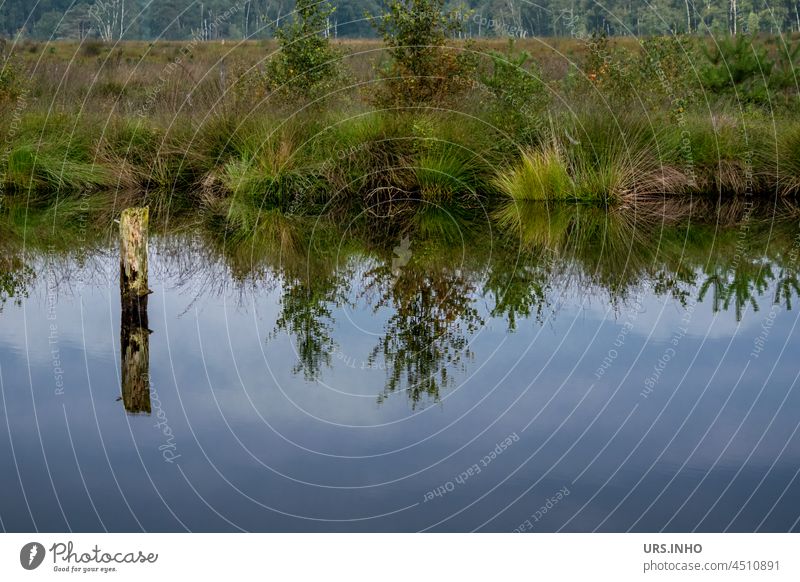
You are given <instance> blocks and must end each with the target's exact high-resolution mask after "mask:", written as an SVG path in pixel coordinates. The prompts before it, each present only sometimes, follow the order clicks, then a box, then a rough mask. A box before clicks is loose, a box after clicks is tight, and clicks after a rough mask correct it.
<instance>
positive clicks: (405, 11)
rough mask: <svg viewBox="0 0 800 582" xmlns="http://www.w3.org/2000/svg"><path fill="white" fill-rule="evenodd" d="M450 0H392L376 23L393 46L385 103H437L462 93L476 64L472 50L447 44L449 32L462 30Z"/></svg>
mask: <svg viewBox="0 0 800 582" xmlns="http://www.w3.org/2000/svg"><path fill="white" fill-rule="evenodd" d="M444 5H445V0H392V2H391V4H389V6H388V7H387V11H386V13H385V14H384V15H383V16H380V17H377V18H375V19H373V21H372V22H373V24H374V26H375V28H376V29H377V30H378V32H379V33H380V34H381V36H382V37H383V41H384V43H385V44H386V45H387V46H388V47H389V54H390V56H391V60H390V62H389V64H388V65H387V66H386V67H385V68H384V69H383V70H381V71H380V76H381V77H382V78H383V81H384V82H383V86H382V90H381V91H379V93H378V95H377V97H376V101H377V102H378V104H379V105H381V106H387V105H396V106H408V105H418V104H425V103H431V102H436V101H439V100H442V99H444V98H446V97H448V96H452V95H454V94H457V93H460V92H462V91H463V90H464V89H465V88H466V83H464V79H472V78H473V76H474V69H475V66H476V62H475V58H474V57H473V56H472V55H471V54H470V52H469V51H465V52H463V53H461V54H456V53H455V52H454V51H453V50H449V49H448V48H447V38H448V36H449V35H451V34H453V33H456V32H459V31H461V28H462V23H461V20H460V18H459V17H458V15H457V14H456V13H455V12H445V10H444Z"/></svg>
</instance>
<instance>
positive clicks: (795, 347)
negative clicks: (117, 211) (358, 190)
mask: <svg viewBox="0 0 800 582" xmlns="http://www.w3.org/2000/svg"><path fill="white" fill-rule="evenodd" d="M670 213H672V210H670ZM798 217H800V215H798V214H797V213H796V212H795V211H794V210H793V209H781V210H780V212H779V211H777V210H776V209H774V208H773V209H767V210H766V211H761V210H759V211H758V212H756V211H753V210H752V209H750V208H748V207H744V208H742V207H741V206H740V207H725V206H718V207H713V208H707V209H704V210H702V211H700V210H697V209H689V210H688V211H686V212H684V213H683V214H682V218H681V219H680V220H669V221H667V220H664V216H663V215H660V216H657V215H653V216H645V215H640V214H638V213H637V212H636V211H635V209H625V208H621V209H605V208H584V207H580V206H564V207H558V206H553V205H551V206H536V207H532V208H526V209H520V218H521V223H520V224H523V225H524V226H522V227H519V228H517V229H498V228H494V227H492V226H491V225H489V224H478V225H476V224H471V223H470V224H467V223H464V222H461V221H459V220H457V219H456V218H453V220H452V221H451V222H450V223H447V221H444V222H442V223H441V224H440V225H439V227H426V228H423V227H422V226H421V225H422V222H419V223H417V224H416V227H415V228H394V227H391V226H387V225H382V226H380V227H376V226H374V225H373V226H371V227H367V228H361V227H359V228H354V226H353V225H354V224H355V223H348V222H347V221H340V223H339V224H333V225H331V224H327V225H321V224H320V223H316V222H312V223H298V226H296V227H292V226H290V225H288V224H286V225H282V226H281V227H280V228H276V229H273V230H272V231H271V234H270V235H269V236H268V237H265V240H260V241H255V240H248V241H244V242H238V243H236V244H230V241H227V242H225V243H224V244H223V243H214V242H211V241H210V240H209V239H208V237H206V236H205V235H204V234H202V233H196V232H191V231H189V230H186V229H183V230H180V229H178V230H174V231H171V230H170V229H167V228H165V229H159V228H156V229H154V230H155V231H156V232H153V233H152V236H151V241H150V287H151V289H152V291H153V293H152V294H151V295H150V296H149V300H148V305H147V315H148V317H147V320H146V321H144V322H141V323H142V325H140V326H138V327H136V329H120V298H119V283H118V270H119V258H118V252H119V251H118V246H117V244H116V241H115V237H114V231H113V228H114V227H113V225H111V226H109V227H108V228H106V229H105V230H104V231H103V232H100V233H98V234H97V235H96V236H92V237H87V238H86V240H83V241H80V240H77V239H76V240H74V241H73V240H70V241H66V242H64V241H62V243H63V244H59V245H55V244H52V242H51V243H41V242H36V241H34V240H33V239H30V240H26V239H25V238H24V237H23V238H22V239H13V237H11V238H9V237H6V238H4V241H5V242H4V246H3V255H2V257H3V259H2V260H3V270H2V272H3V276H2V293H3V300H4V303H3V307H2V312H1V313H0V392H1V393H2V401H1V402H0V404H2V421H1V422H2V424H4V425H5V426H3V427H2V430H0V463H2V467H3V468H4V470H3V471H2V473H0V488H1V489H2V491H3V492H4V494H3V495H2V497H0V523H1V524H2V527H3V529H4V530H7V531H33V530H38V531H59V532H60V531H76V532H77V531H141V530H145V531H187V530H190V531H239V530H246V531H418V530H425V531H473V530H478V531H540V532H552V531H578V532H586V531H614V532H621V531H712V532H716V531H789V530H794V531H797V530H798V529H800V525H799V523H800V522H799V521H798V520H799V519H800V517H799V516H800V504H798V501H797V500H798V499H800V479H798V472H800V436H799V435H798V434H797V433H798V426H800V418H799V417H798V414H797V410H800V391H799V390H798V389H797V386H796V385H797V379H798V373H800V366H798V360H797V354H798V353H800V336H798V334H797V333H795V326H796V324H797V310H796V309H793V308H794V307H795V303H796V302H797V300H798V295H800V285H798V279H797V277H798V262H797V259H798V249H799V248H800V247H799V245H800V238H798V234H800V229H798ZM425 224H427V223H425ZM448 224H449V225H448ZM428 226H430V225H428ZM55 238H58V235H57V233H56V235H55Z"/></svg>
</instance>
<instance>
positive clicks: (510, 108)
mask: <svg viewBox="0 0 800 582" xmlns="http://www.w3.org/2000/svg"><path fill="white" fill-rule="evenodd" d="M489 57H490V59H491V67H490V70H489V71H488V72H484V73H483V74H482V75H481V83H482V84H483V86H484V87H486V88H487V89H488V90H489V92H490V93H491V95H492V96H493V97H494V102H493V106H494V112H493V113H494V116H493V121H494V122H495V123H496V124H498V125H499V126H500V127H502V128H503V129H504V130H506V131H507V132H509V133H512V134H517V135H520V134H522V135H525V134H528V133H530V132H532V131H534V130H535V128H537V127H538V126H539V125H541V122H542V118H543V116H544V113H545V111H546V109H547V106H548V104H549V102H550V94H549V91H548V87H547V84H546V83H545V82H544V80H543V79H542V72H541V71H540V70H539V67H538V66H537V65H536V63H535V62H533V61H532V57H531V55H530V53H528V52H526V51H521V52H519V53H517V54H515V53H514V41H513V39H509V41H508V49H507V51H506V52H505V53H500V52H497V51H491V52H490V53H489Z"/></svg>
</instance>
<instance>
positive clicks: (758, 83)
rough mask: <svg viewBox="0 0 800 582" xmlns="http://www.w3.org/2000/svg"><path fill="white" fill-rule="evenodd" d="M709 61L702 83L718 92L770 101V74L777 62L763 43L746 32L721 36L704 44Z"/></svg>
mask: <svg viewBox="0 0 800 582" xmlns="http://www.w3.org/2000/svg"><path fill="white" fill-rule="evenodd" d="M703 54H704V55H705V57H706V61H707V62H706V63H705V65H704V66H703V68H702V69H701V70H700V80H701V82H702V84H703V87H704V88H705V89H706V90H707V91H709V92H711V93H716V94H718V95H731V96H735V97H736V98H737V100H739V101H741V102H744V103H754V104H766V103H768V102H769V97H770V95H769V78H770V74H771V72H772V68H773V67H774V65H775V63H774V61H773V60H772V59H770V58H769V56H768V54H767V50H766V49H765V48H764V47H763V46H756V45H755V44H754V43H753V38H752V37H751V36H747V35H737V36H729V37H722V38H720V39H719V41H718V42H717V45H716V46H715V47H714V48H712V49H709V48H707V47H704V48H703Z"/></svg>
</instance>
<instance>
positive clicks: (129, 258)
mask: <svg viewBox="0 0 800 582" xmlns="http://www.w3.org/2000/svg"><path fill="white" fill-rule="evenodd" d="M147 222H148V209H147V207H146V206H145V207H144V208H126V209H125V210H123V211H122V216H121V217H120V220H119V239H120V240H119V251H120V257H119V285H120V291H121V292H122V299H123V301H125V299H132V298H134V297H144V296H145V295H147V294H148V293H150V289H148V287H147Z"/></svg>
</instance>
